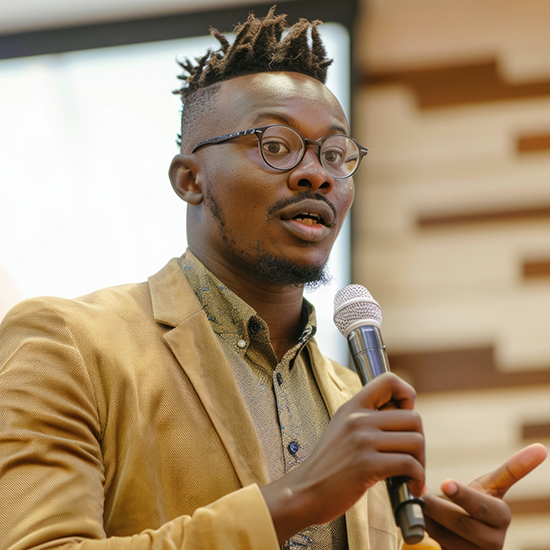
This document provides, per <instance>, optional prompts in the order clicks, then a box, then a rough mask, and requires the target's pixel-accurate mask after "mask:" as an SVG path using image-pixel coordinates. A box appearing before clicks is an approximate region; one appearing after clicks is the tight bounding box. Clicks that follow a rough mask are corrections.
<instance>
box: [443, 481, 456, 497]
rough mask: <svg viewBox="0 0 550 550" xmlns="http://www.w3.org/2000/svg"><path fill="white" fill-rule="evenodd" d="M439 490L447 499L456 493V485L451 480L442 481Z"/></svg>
mask: <svg viewBox="0 0 550 550" xmlns="http://www.w3.org/2000/svg"><path fill="white" fill-rule="evenodd" d="M441 489H442V491H443V492H444V493H445V494H446V495H447V496H448V497H452V496H454V495H456V494H457V493H458V485H457V484H456V483H455V482H454V481H451V480H449V481H444V482H443V483H442V485H441Z"/></svg>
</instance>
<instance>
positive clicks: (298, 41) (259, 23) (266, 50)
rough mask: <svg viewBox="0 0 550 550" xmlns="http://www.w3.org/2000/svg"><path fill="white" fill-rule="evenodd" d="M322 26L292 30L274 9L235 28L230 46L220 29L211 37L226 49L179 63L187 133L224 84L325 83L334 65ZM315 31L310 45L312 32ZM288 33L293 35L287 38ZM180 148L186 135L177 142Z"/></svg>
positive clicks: (296, 26)
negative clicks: (244, 80)
mask: <svg viewBox="0 0 550 550" xmlns="http://www.w3.org/2000/svg"><path fill="white" fill-rule="evenodd" d="M320 24H321V21H318V20H315V21H312V22H310V21H308V20H307V19H303V18H302V19H300V20H299V21H298V23H296V24H294V25H292V26H291V27H288V25H287V22H286V14H280V15H275V6H273V7H272V8H271V9H270V10H269V12H268V14H267V15H266V17H265V18H263V19H259V18H257V17H255V16H254V14H250V15H249V16H248V19H247V21H246V23H243V24H239V25H237V27H236V28H235V34H236V37H235V40H234V41H233V43H232V44H230V43H229V41H228V40H227V38H226V36H225V35H224V34H223V33H221V32H220V31H218V30H217V29H210V33H211V34H212V35H213V36H214V37H215V38H216V39H217V40H218V41H219V42H220V44H221V47H220V48H219V49H218V50H216V51H213V50H211V49H209V50H208V51H207V52H206V54H205V55H204V56H203V57H200V58H195V60H194V62H193V61H191V60H190V59H189V58H186V59H184V60H183V61H178V64H179V65H180V67H181V68H182V69H183V73H182V74H181V75H179V76H178V78H179V79H180V80H182V81H183V85H182V87H181V88H180V89H179V90H175V91H174V93H175V94H179V95H180V96H181V98H182V101H183V103H184V107H183V110H182V133H183V130H184V128H185V127H186V126H189V125H190V124H191V123H192V122H193V121H194V120H196V119H197V117H198V116H199V115H200V114H201V113H203V112H205V110H206V109H207V105H208V102H209V100H210V99H211V98H212V97H213V95H215V93H216V92H217V90H218V89H219V86H213V85H215V84H219V83H221V82H223V81H225V80H229V79H232V78H236V77H239V76H245V75H249V74H256V73H265V72H276V71H290V72H297V73H302V74H305V75H307V76H310V77H312V78H315V79H317V80H319V81H320V82H322V83H323V84H324V83H325V82H326V78H327V69H328V67H329V65H330V64H331V63H332V59H329V58H327V52H326V50H325V47H324V45H323V42H322V40H321V37H320V35H319V32H318V30H317V27H318V26H319V25H320ZM310 29H311V45H310V40H309V32H308V31H309V30H310ZM285 31H288V32H287V33H286V35H285V36H284V37H283V34H284V33H285ZM178 138H179V139H178V143H181V135H180V136H178Z"/></svg>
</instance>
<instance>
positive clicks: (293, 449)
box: [288, 441, 300, 455]
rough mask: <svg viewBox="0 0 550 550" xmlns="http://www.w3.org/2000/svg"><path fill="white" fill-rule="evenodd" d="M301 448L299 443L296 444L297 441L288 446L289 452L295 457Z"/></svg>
mask: <svg viewBox="0 0 550 550" xmlns="http://www.w3.org/2000/svg"><path fill="white" fill-rule="evenodd" d="M299 448H300V446H299V445H298V443H296V441H293V442H292V443H289V444H288V450H289V451H290V454H293V455H295V454H296V453H297V452H298V449H299Z"/></svg>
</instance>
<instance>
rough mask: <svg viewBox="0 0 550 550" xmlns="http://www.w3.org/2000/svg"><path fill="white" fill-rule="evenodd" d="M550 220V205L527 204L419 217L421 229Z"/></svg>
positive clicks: (418, 223) (418, 224)
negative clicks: (508, 207) (516, 206)
mask: <svg viewBox="0 0 550 550" xmlns="http://www.w3.org/2000/svg"><path fill="white" fill-rule="evenodd" d="M541 220H543V221H545V220H548V221H550V205H548V204H543V205H538V206H526V207H522V208H510V209H502V210H481V211H477V212H475V211H469V212H457V213H454V214H444V215H424V216H420V217H419V218H418V219H417V226H418V228H419V229H439V228H444V227H453V226H466V225H474V224H487V223H511V222H529V221H541Z"/></svg>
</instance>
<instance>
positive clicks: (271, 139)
mask: <svg viewBox="0 0 550 550" xmlns="http://www.w3.org/2000/svg"><path fill="white" fill-rule="evenodd" d="M303 149H304V143H303V141H302V139H301V138H300V135H299V134H298V133H297V132H296V131H294V130H293V129H292V128H288V127H287V126H271V127H269V128H267V130H265V132H264V133H263V136H262V144H261V152H262V156H263V158H264V160H265V161H266V162H267V164H269V165H270V166H272V167H273V168H278V169H279V170H287V169H290V168H294V166H296V164H297V163H298V159H300V158H301V155H302V152H303Z"/></svg>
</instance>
